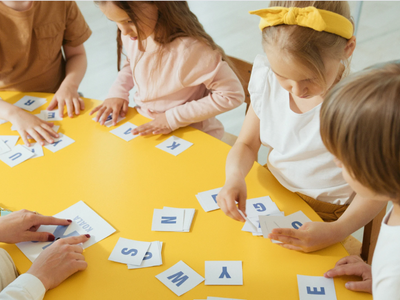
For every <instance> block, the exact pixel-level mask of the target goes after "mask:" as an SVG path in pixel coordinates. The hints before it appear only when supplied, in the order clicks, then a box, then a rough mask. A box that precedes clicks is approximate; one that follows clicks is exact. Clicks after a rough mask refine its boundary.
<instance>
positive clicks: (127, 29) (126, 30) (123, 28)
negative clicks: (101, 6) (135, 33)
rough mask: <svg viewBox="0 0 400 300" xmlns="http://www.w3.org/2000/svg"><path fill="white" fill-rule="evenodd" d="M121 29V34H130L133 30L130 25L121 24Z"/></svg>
mask: <svg viewBox="0 0 400 300" xmlns="http://www.w3.org/2000/svg"><path fill="white" fill-rule="evenodd" d="M120 30H121V34H122V35H128V34H130V33H131V31H132V29H131V28H130V27H128V26H121V27H120Z"/></svg>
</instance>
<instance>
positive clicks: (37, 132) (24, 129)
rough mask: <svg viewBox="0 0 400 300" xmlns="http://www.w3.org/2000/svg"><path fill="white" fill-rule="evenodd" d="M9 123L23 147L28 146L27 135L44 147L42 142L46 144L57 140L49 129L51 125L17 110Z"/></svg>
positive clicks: (56, 134)
mask: <svg viewBox="0 0 400 300" xmlns="http://www.w3.org/2000/svg"><path fill="white" fill-rule="evenodd" d="M10 122H11V123H12V124H13V125H15V127H16V128H17V130H18V132H19V134H20V135H21V138H22V140H23V141H24V143H25V145H27V146H28V147H29V146H30V143H29V140H28V135H30V136H31V137H32V138H33V139H34V140H35V141H36V142H38V143H39V144H40V145H42V146H43V145H44V140H46V141H47V142H48V143H50V144H52V143H54V139H53V138H52V136H53V137H55V138H58V133H57V132H55V131H54V130H53V129H52V128H51V127H53V126H54V124H53V123H50V122H46V121H43V120H41V119H39V118H38V117H36V116H34V115H31V114H30V113H27V112H25V111H23V110H22V109H18V110H17V111H16V112H15V113H14V114H13V115H12V116H11V117H10Z"/></svg>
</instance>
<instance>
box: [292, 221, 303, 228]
mask: <svg viewBox="0 0 400 300" xmlns="http://www.w3.org/2000/svg"><path fill="white" fill-rule="evenodd" d="M292 226H293V228H294V229H299V228H300V227H301V226H303V224H301V223H300V222H299V221H294V222H293V223H292Z"/></svg>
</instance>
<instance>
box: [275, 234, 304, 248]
mask: <svg viewBox="0 0 400 300" xmlns="http://www.w3.org/2000/svg"><path fill="white" fill-rule="evenodd" d="M268 238H269V239H271V240H276V241H280V242H282V243H284V244H287V245H291V246H294V247H297V248H301V246H302V245H303V243H302V241H301V240H299V239H296V238H293V237H290V236H286V235H277V234H273V233H270V234H268ZM285 248H288V247H285ZM288 249H289V248H288ZM301 249H302V248H301Z"/></svg>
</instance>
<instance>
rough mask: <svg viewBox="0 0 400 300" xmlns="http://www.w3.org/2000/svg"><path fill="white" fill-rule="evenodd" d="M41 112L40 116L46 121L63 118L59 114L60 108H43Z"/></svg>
mask: <svg viewBox="0 0 400 300" xmlns="http://www.w3.org/2000/svg"><path fill="white" fill-rule="evenodd" d="M40 114H41V117H40V118H41V119H42V120H44V121H49V122H51V121H62V119H63V118H62V117H60V116H59V115H58V110H42V111H41V112H40Z"/></svg>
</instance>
